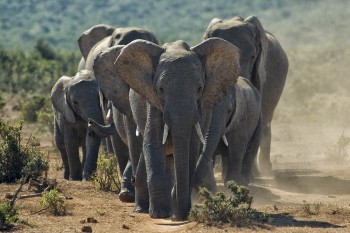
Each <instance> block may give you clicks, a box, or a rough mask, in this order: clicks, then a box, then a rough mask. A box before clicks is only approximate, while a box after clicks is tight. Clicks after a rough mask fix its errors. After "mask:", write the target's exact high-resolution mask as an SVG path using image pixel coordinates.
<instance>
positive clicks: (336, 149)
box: [325, 132, 350, 161]
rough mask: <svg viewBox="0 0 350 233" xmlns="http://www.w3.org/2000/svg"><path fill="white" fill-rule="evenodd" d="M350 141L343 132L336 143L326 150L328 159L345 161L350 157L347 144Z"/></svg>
mask: <svg viewBox="0 0 350 233" xmlns="http://www.w3.org/2000/svg"><path fill="white" fill-rule="evenodd" d="M349 143H350V138H349V137H346V136H344V132H343V134H342V135H341V136H340V137H339V139H338V141H337V143H336V144H334V145H331V146H330V147H328V148H327V150H326V152H325V153H326V157H327V159H330V160H333V161H344V160H345V159H346V158H347V157H348V153H347V146H348V145H349Z"/></svg>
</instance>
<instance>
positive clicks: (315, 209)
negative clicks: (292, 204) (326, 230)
mask: <svg viewBox="0 0 350 233" xmlns="http://www.w3.org/2000/svg"><path fill="white" fill-rule="evenodd" d="M321 206H322V203H314V204H313V205H310V204H309V203H306V202H305V203H304V204H303V211H304V212H305V213H306V214H308V215H318V214H319V213H320V210H321Z"/></svg>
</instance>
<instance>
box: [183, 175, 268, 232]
mask: <svg viewBox="0 0 350 233" xmlns="http://www.w3.org/2000/svg"><path fill="white" fill-rule="evenodd" d="M227 187H228V189H229V190H230V192H231V193H232V194H231V196H230V197H228V198H227V197H226V196H225V195H224V193H222V192H218V193H216V194H211V193H210V192H209V191H208V190H207V189H206V188H201V189H200V191H199V196H200V199H201V201H202V202H203V206H202V207H200V206H198V205H196V206H194V207H193V208H192V209H191V211H190V214H189V219H190V220H191V221H196V222H199V223H205V224H207V225H217V224H221V223H231V224H232V225H245V224H247V223H249V222H250V220H252V219H255V220H256V219H258V218H260V219H266V215H264V216H265V217H264V218H262V217H258V215H259V214H257V213H256V212H254V211H252V209H251V208H250V207H251V204H252V201H253V197H252V196H251V195H249V189H248V188H246V187H244V186H237V185H236V184H235V183H234V182H233V181H230V182H228V184H227ZM259 216H260V215H259Z"/></svg>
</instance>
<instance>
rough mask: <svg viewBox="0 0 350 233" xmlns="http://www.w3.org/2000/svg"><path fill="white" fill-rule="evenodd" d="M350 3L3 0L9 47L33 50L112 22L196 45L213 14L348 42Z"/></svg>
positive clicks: (1, 17)
mask: <svg viewBox="0 0 350 233" xmlns="http://www.w3.org/2000/svg"><path fill="white" fill-rule="evenodd" d="M315 4H317V7H314V6H315ZM349 6H350V2H349V1H347V0H338V1H337V4H334V2H333V1H329V0H309V1H302V0H295V1H289V0H251V1H245V0H236V1H224V0H221V1H215V2H213V1H210V0H192V1H187V0H177V1H159V0H148V1H138V0H105V1H103V2H102V1H97V0H94V1H88V2H86V1H84V0H75V1H68V0H61V1H50V2H47V1H41V0H31V1H25V2H23V1H21V0H3V1H0V34H1V35H2V38H3V40H2V46H4V47H5V46H6V48H18V47H19V46H20V47H21V48H22V49H27V50H28V49H31V48H33V47H34V45H35V43H36V41H37V40H38V39H40V38H44V39H45V40H46V41H47V42H48V43H49V44H50V46H53V47H54V48H56V49H66V50H78V46H77V38H78V37H79V35H80V34H81V33H82V32H83V31H85V30H86V29H87V28H89V27H91V26H93V25H95V24H98V23H106V24H110V25H113V26H115V27H125V26H140V27H145V28H149V29H151V30H152V31H154V32H155V34H156V35H157V37H158V38H159V39H160V41H161V42H164V43H165V42H169V41H174V40H178V39H182V40H185V41H188V42H189V43H190V44H191V45H194V44H197V43H199V42H200V40H201V37H202V35H203V32H204V30H205V29H206V27H207V25H208V24H209V22H210V20H211V19H212V18H215V17H219V18H229V17H232V16H235V15H240V16H242V17H247V16H249V15H257V16H258V17H259V18H260V19H261V20H262V23H263V25H264V26H265V25H266V26H265V27H266V28H267V29H268V30H269V31H271V32H273V33H277V36H278V38H280V39H282V41H283V44H284V45H285V44H287V45H288V47H292V46H296V45H306V46H314V45H318V46H323V45H328V44H331V43H335V44H342V43H347V45H348V44H349V42H348V40H347V35H349V33H350V29H349V28H348V27H347V26H348V25H347V22H346V21H345V20H343V19H345V18H347V17H348V15H349V11H350V7H349ZM14 15H20V16H21V17H14ZM86 16H89V17H86ZM23 19H26V20H23ZM339 28H342V31H343V33H340V31H339V30H338V29H339Z"/></svg>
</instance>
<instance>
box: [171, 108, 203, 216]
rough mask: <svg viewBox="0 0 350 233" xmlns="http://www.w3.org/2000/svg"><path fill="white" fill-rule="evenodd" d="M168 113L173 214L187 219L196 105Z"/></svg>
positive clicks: (196, 113) (196, 120) (196, 119)
mask: <svg viewBox="0 0 350 233" xmlns="http://www.w3.org/2000/svg"><path fill="white" fill-rule="evenodd" d="M184 111H186V112H184ZM169 113H170V114H169V116H170V117H169V119H170V131H171V135H172V143H173V155H174V165H175V181H174V187H173V190H172V198H173V215H174V217H175V218H176V219H179V220H184V219H187V216H188V212H189V210H190V208H191V194H190V190H191V189H190V147H191V136H192V134H196V132H195V130H196V129H195V125H196V123H197V122H198V119H199V117H198V116H199V114H198V107H197V105H193V106H192V108H188V106H187V107H184V106H180V107H179V108H176V109H173V111H171V112H169Z"/></svg>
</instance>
